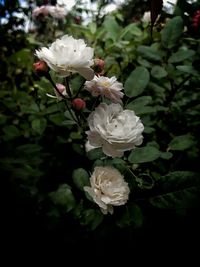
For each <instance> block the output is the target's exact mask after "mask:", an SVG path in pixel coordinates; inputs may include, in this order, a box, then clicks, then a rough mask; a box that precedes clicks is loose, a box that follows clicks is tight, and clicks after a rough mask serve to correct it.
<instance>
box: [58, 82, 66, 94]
mask: <svg viewBox="0 0 200 267" xmlns="http://www.w3.org/2000/svg"><path fill="white" fill-rule="evenodd" d="M56 87H57V89H58V91H59V92H60V93H63V92H64V91H66V87H65V86H64V85H63V84H61V83H56Z"/></svg>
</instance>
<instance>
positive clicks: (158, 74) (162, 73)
mask: <svg viewBox="0 0 200 267" xmlns="http://www.w3.org/2000/svg"><path fill="white" fill-rule="evenodd" d="M151 75H152V76H153V77H154V78H156V79H161V78H164V77H166V76H167V72H166V70H165V69H164V68H163V67H160V66H154V67H153V68H152V70H151Z"/></svg>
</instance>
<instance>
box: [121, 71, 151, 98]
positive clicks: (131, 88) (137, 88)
mask: <svg viewBox="0 0 200 267" xmlns="http://www.w3.org/2000/svg"><path fill="white" fill-rule="evenodd" d="M149 79H150V75H149V72H148V70H147V69H146V68H145V67H137V68H136V69H135V70H134V71H132V72H131V74H130V75H129V77H128V78H127V80H126V82H125V85H124V91H125V94H126V95H127V96H128V97H134V96H137V95H139V94H141V93H142V92H143V91H144V89H145V88H146V86H147V84H148V83H149Z"/></svg>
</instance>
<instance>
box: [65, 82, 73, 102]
mask: <svg viewBox="0 0 200 267" xmlns="http://www.w3.org/2000/svg"><path fill="white" fill-rule="evenodd" d="M65 84H66V89H67V93H68V95H69V98H72V93H71V90H70V86H69V80H68V77H65Z"/></svg>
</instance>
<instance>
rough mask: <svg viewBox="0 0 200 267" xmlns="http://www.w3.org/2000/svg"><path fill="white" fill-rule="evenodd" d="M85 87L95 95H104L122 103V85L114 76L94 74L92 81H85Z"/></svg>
mask: <svg viewBox="0 0 200 267" xmlns="http://www.w3.org/2000/svg"><path fill="white" fill-rule="evenodd" d="M85 89H86V90H88V91H89V92H90V93H91V94H92V95H93V96H95V97H96V96H99V95H101V96H105V97H106V98H108V99H110V100H111V101H112V102H114V103H122V100H121V98H123V96H124V94H123V93H122V92H121V90H122V89H123V85H122V83H119V82H118V81H117V78H116V77H115V76H113V77H111V78H108V77H104V76H99V77H98V76H95V77H94V79H93V80H92V81H87V82H85Z"/></svg>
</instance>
